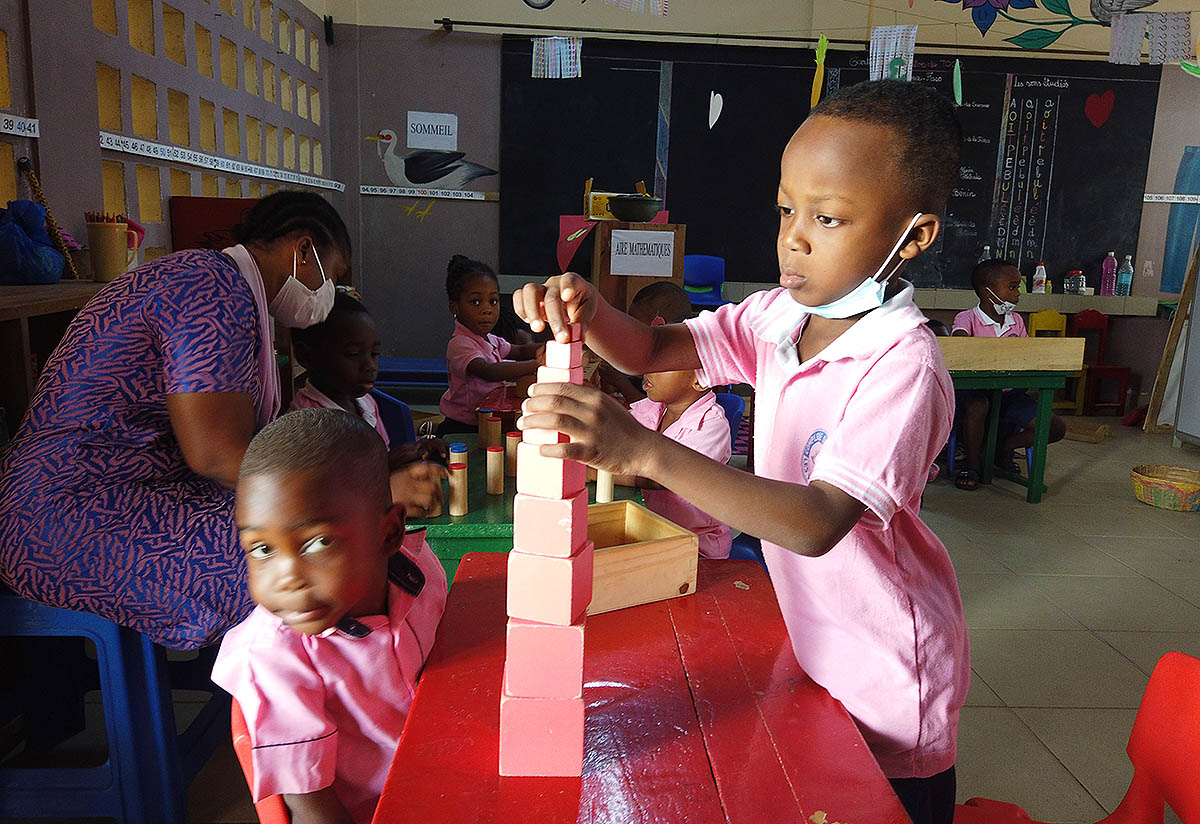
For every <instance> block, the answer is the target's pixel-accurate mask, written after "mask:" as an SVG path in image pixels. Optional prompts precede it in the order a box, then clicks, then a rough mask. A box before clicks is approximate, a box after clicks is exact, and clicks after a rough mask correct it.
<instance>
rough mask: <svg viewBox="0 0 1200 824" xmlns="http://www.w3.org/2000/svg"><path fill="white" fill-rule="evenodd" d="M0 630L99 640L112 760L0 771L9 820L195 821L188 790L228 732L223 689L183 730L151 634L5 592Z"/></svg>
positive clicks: (0, 806)
mask: <svg viewBox="0 0 1200 824" xmlns="http://www.w3.org/2000/svg"><path fill="white" fill-rule="evenodd" d="M0 636H41V637H45V636H67V637H78V638H86V639H89V640H91V641H92V643H94V644H95V645H96V655H97V664H98V666H99V672H100V695H101V700H102V701H103V706H104V725H105V732H106V734H107V738H108V760H107V761H106V762H105V763H103V764H101V765H99V766H93V767H63V768H34V769H24V768H20V767H5V768H0V818H81V817H87V818H92V817H97V816H99V817H108V818H115V819H117V820H118V821H120V822H123V824H163V823H164V822H171V824H174V823H175V822H186V821H187V786H188V784H189V783H190V782H191V779H192V778H194V777H195V775H196V773H198V772H199V771H200V768H201V767H203V766H204V764H205V763H206V762H207V761H208V759H209V757H210V756H211V755H212V753H213V751H214V750H215V749H216V748H217V746H218V745H219V744H220V743H221V742H222V741H224V740H226V737H227V735H228V733H227V731H226V730H227V729H228V728H227V727H226V724H227V723H228V719H229V706H230V699H229V696H228V695H226V694H225V693H223V692H221V691H220V690H216V691H214V693H213V697H212V698H211V699H210V700H209V701H208V702H207V703H206V704H205V705H204V708H203V709H202V710H201V711H200V713H199V715H197V716H196V718H195V720H193V721H192V723H191V724H190V725H189V726H188V728H187V730H185V731H184V733H183V734H182V735H176V732H175V712H174V706H173V703H172V700H171V690H170V687H169V685H168V683H167V674H166V669H167V660H166V652H165V650H164V649H163V648H162V647H158V646H156V645H155V644H154V643H153V642H151V641H150V639H148V638H146V637H145V636H144V635H141V634H140V633H138V632H136V631H134V630H132V629H129V628H127V627H121V626H118V625H116V624H114V623H113V622H112V621H109V620H106V619H104V618H101V617H100V616H98V615H93V614H91V613H87V612H76V611H74V610H68V609H60V608H58V607H50V606H46V605H44V604H38V603H35V602H33V601H29V600H26V599H25V598H21V597H20V596H17V595H13V594H12V593H7V592H6V593H0Z"/></svg>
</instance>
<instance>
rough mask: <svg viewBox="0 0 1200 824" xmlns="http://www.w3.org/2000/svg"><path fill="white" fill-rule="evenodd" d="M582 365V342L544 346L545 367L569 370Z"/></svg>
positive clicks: (551, 342)
mask: <svg viewBox="0 0 1200 824" xmlns="http://www.w3.org/2000/svg"><path fill="white" fill-rule="evenodd" d="M582 364H583V341H578V340H575V341H571V342H570V343H558V342H557V341H550V342H549V343H547V344H546V365H547V366H549V367H551V368H552V369H571V368H573V367H576V366H580V365H582Z"/></svg>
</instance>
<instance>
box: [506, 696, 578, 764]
mask: <svg viewBox="0 0 1200 824" xmlns="http://www.w3.org/2000/svg"><path fill="white" fill-rule="evenodd" d="M582 772H583V699H581V698H515V697H513V696H509V695H505V696H502V697H501V698H500V774H501V775H564V776H569V775H580V774H581V773H582Z"/></svg>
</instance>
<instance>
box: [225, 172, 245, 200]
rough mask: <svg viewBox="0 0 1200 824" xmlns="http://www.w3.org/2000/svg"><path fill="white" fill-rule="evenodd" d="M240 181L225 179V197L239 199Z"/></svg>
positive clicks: (240, 193)
mask: <svg viewBox="0 0 1200 824" xmlns="http://www.w3.org/2000/svg"><path fill="white" fill-rule="evenodd" d="M241 196H242V181H240V180H238V179H237V178H233V177H227V178H225V197H241Z"/></svg>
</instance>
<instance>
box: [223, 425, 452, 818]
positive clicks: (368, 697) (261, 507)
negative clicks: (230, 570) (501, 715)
mask: <svg viewBox="0 0 1200 824" xmlns="http://www.w3.org/2000/svg"><path fill="white" fill-rule="evenodd" d="M235 511H236V518H237V526H238V533H239V536H240V539H241V543H242V547H243V548H244V550H245V553H246V564H247V567H248V572H249V581H250V595H251V597H252V598H253V599H254V601H255V602H256V603H257V604H258V606H257V607H256V608H255V609H254V611H253V612H251V613H250V615H249V616H248V617H247V618H246V619H245V620H244V621H242V623H240V624H238V625H237V626H236V627H234V628H233V629H231V630H230V631H229V632H228V633H226V635H225V638H224V640H223V641H222V642H221V650H220V652H219V653H218V655H217V661H216V664H215V665H214V667H213V675H212V678H213V681H214V682H216V683H217V684H218V685H219V686H220V687H222V688H223V689H225V690H227V691H228V692H229V693H231V694H232V695H233V697H234V699H236V700H237V702H238V704H239V705H240V707H241V711H242V715H243V716H244V717H245V719H246V725H247V728H248V729H249V730H250V741H251V744H252V754H251V758H252V759H253V761H252V763H253V773H254V782H253V786H252V787H251V788H250V791H251V794H252V795H253V797H254V800H255V801H259V800H261V799H262V798H264V797H266V796H269V795H282V796H283V801H284V803H285V804H286V805H287V808H288V812H289V813H290V815H291V820H292V821H297V822H299V821H306V822H326V823H327V824H333V823H334V822H337V824H344V823H345V822H353V823H354V824H367V822H369V821H370V820H371V818H372V816H373V815H374V812H375V806H376V804H377V803H378V801H379V795H380V793H381V792H382V791H383V782H384V779H385V778H387V773H388V767H389V766H390V765H391V762H392V756H393V755H394V754H395V751H396V745H397V743H398V742H399V740H400V733H401V732H402V731H403V729H404V722H405V719H406V718H407V717H408V710H409V707H411V706H412V701H413V694H414V691H415V689H416V683H417V676H418V675H419V674H420V671H421V667H422V666H423V665H424V663H425V658H426V656H428V655H429V650H430V648H431V647H432V646H433V639H434V634H435V633H436V631H437V626H438V622H439V621H441V618H442V612H443V611H444V609H445V607H446V573H445V570H444V569H443V568H442V565H441V562H439V561H438V559H437V558H436V557H435V556H434V554H433V552H432V551H431V550H430V549H429V546H428V545H427V544H426V543H425V541H424V530H421V531H418V532H412V533H408V534H407V535H406V534H405V531H404V511H403V509H401V507H400V506H399V505H397V504H393V503H392V500H391V493H390V491H389V488H388V466H387V451H386V450H385V448H384V445H383V441H382V440H381V439H380V438H379V436H378V435H377V434H376V433H375V431H374V430H373V429H372V428H371V427H370V426H369V425H368V424H367V423H366V422H365V421H364V420H363V419H362V418H360V417H357V416H355V415H351V414H348V413H346V412H343V411H334V410H329V409H304V410H301V411H298V412H289V413H288V414H286V415H283V416H282V417H280V418H278V419H277V420H275V421H274V422H272V423H271V424H269V425H267V426H266V427H265V428H264V429H263V430H262V431H261V432H259V433H258V435H256V436H255V437H254V439H253V440H252V441H251V442H250V446H249V448H248V449H247V450H246V455H245V457H244V458H243V459H242V465H241V471H240V472H239V474H238V482H237V504H236V510H235Z"/></svg>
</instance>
